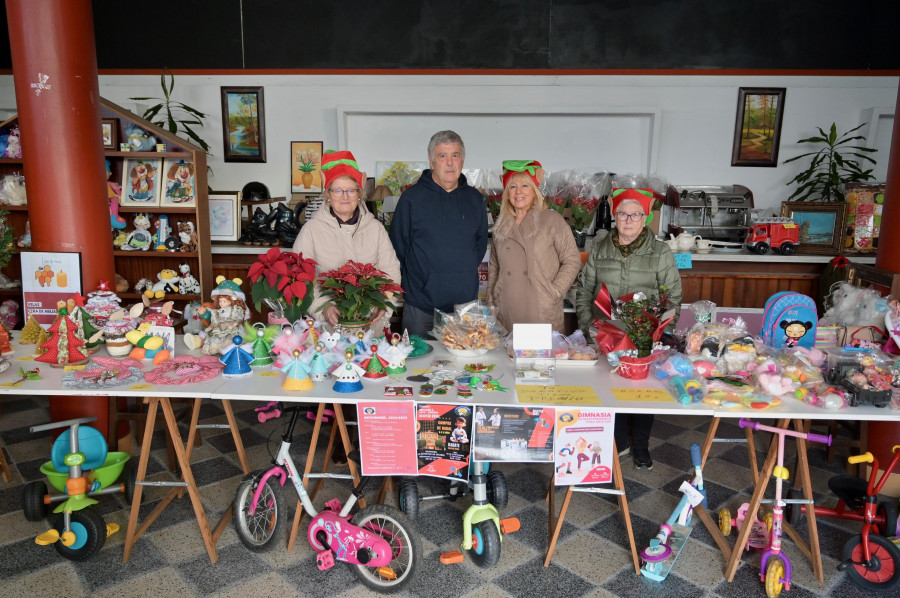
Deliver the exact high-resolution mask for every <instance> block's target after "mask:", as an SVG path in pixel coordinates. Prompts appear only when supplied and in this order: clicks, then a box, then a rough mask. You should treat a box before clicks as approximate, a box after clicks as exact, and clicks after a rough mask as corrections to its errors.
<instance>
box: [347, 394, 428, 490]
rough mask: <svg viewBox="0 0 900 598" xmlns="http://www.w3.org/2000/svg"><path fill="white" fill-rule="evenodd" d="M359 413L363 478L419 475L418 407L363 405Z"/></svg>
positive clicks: (408, 404) (402, 403)
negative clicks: (417, 461)
mask: <svg viewBox="0 0 900 598" xmlns="http://www.w3.org/2000/svg"><path fill="white" fill-rule="evenodd" d="M356 413H357V418H358V419H357V422H358V426H359V439H360V444H359V446H360V451H361V452H362V472H363V475H410V476H411V475H416V469H417V468H416V445H415V442H414V440H415V437H416V424H415V413H416V407H415V403H413V402H412V401H367V402H366V401H364V402H362V403H359V404H358V405H357V406H356Z"/></svg>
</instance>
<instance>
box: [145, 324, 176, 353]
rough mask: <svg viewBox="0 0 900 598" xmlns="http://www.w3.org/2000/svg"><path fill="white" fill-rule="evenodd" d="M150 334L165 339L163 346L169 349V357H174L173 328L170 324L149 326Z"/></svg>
mask: <svg viewBox="0 0 900 598" xmlns="http://www.w3.org/2000/svg"><path fill="white" fill-rule="evenodd" d="M150 336H158V337H160V338H161V339H163V340H164V341H166V344H165V347H164V348H165V349H167V350H168V351H169V359H171V358H172V357H175V328H173V327H172V326H151V327H150Z"/></svg>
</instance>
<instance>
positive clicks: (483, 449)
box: [472, 407, 555, 463]
mask: <svg viewBox="0 0 900 598" xmlns="http://www.w3.org/2000/svg"><path fill="white" fill-rule="evenodd" d="M554 411H555V410H554V409H553V408H552V407H546V408H537V407H476V408H475V418H474V419H475V439H474V440H473V442H472V451H473V453H474V457H473V458H474V459H475V460H476V461H513V462H516V463H522V462H526V461H539V462H544V463H546V462H548V461H552V460H553V421H554Z"/></svg>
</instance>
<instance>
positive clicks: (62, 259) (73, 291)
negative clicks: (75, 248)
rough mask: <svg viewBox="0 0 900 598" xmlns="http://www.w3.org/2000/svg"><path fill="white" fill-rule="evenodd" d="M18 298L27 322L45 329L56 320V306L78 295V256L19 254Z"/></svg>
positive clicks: (78, 254) (37, 252) (76, 254)
mask: <svg viewBox="0 0 900 598" xmlns="http://www.w3.org/2000/svg"><path fill="white" fill-rule="evenodd" d="M20 256H21V259H22V298H23V306H24V314H25V318H26V319H27V318H28V316H29V315H33V316H34V319H35V320H37V322H38V324H41V325H42V326H44V327H47V326H49V325H50V324H52V323H53V320H55V319H56V314H57V311H58V308H57V306H56V304H57V303H58V302H60V301H66V300H67V299H69V298H71V297H72V296H73V295H80V294H81V254H80V253H58V252H48V251H23V252H22V253H21V254H20Z"/></svg>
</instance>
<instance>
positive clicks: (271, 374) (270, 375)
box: [259, 372, 281, 378]
mask: <svg viewBox="0 0 900 598" xmlns="http://www.w3.org/2000/svg"><path fill="white" fill-rule="evenodd" d="M280 373H281V372H260V373H259V375H260V376H263V377H265V378H274V377H276V376H277V375H278V374H280Z"/></svg>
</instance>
